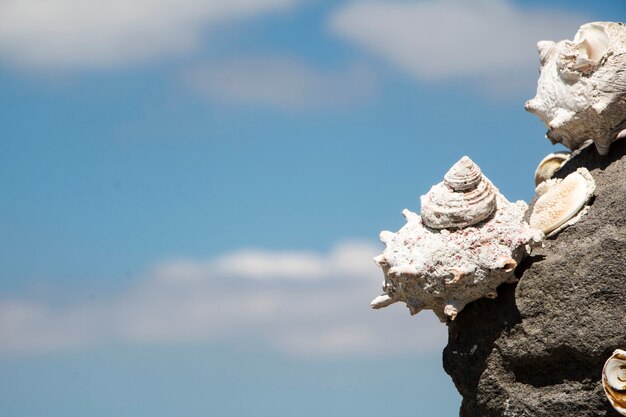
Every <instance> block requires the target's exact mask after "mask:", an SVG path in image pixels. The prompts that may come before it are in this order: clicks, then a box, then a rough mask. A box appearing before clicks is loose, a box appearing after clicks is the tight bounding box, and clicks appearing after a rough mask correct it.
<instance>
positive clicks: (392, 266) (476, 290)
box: [372, 158, 543, 321]
mask: <svg viewBox="0 0 626 417" xmlns="http://www.w3.org/2000/svg"><path fill="white" fill-rule="evenodd" d="M462 161H465V162H463V164H467V165H468V166H470V164H469V163H468V162H467V161H469V162H471V161H470V160H469V158H467V160H465V159H462ZM472 164H473V163H472ZM476 168H477V167H476ZM472 170H473V172H480V170H479V169H478V171H476V169H475V168H472ZM455 172H456V169H454V170H450V171H449V172H448V174H449V175H448V174H446V180H444V183H445V182H446V181H450V182H454V181H455V180H451V179H452V178H456V174H455ZM480 177H481V179H480V182H484V181H488V180H487V179H486V178H484V177H483V176H482V174H480ZM472 182H474V183H475V182H476V181H475V180H474V181H468V183H467V184H469V183H472ZM461 183H462V182H458V184H461ZM462 184H463V185H461V187H462V188H466V185H465V183H462ZM489 184H490V187H491V189H492V191H493V193H494V195H495V207H496V210H495V211H494V212H493V214H492V215H491V216H490V217H489V218H488V219H486V220H484V221H482V222H479V223H477V224H475V225H472V226H466V227H463V228H452V229H436V228H432V227H430V226H429V225H427V224H426V223H425V221H424V213H423V212H422V215H421V216H420V215H418V214H417V213H414V212H412V211H409V210H406V209H405V210H404V211H403V212H402V214H403V215H404V217H405V218H406V221H407V223H406V225H404V227H402V228H401V229H400V230H399V231H398V232H397V233H393V232H388V231H385V232H382V233H381V234H380V238H381V241H382V242H383V243H384V244H385V250H384V251H383V253H382V254H381V255H379V256H377V257H376V258H374V261H375V262H376V263H377V264H378V265H379V266H380V267H381V268H382V270H383V273H384V275H385V281H384V284H383V292H384V293H383V294H382V295H381V296H379V297H376V298H375V299H374V300H373V301H372V307H373V308H381V307H386V306H388V305H390V304H392V303H395V302H398V301H403V302H405V303H406V304H407V307H408V308H409V311H410V312H411V314H416V313H418V312H419V311H421V310H423V309H428V310H433V311H434V312H435V314H436V315H437V316H438V317H439V319H440V320H441V321H448V320H454V319H455V318H456V316H457V315H458V314H459V312H461V310H462V309H463V308H464V307H465V305H466V304H467V303H469V302H472V301H474V300H477V299H479V298H482V297H487V298H495V297H496V296H497V290H496V289H497V287H498V286H499V285H500V284H502V283H504V282H514V281H515V280H516V278H515V275H514V270H515V267H516V266H517V264H518V263H519V262H520V261H521V260H522V259H523V257H524V256H525V255H526V254H527V253H528V251H529V250H530V246H533V245H535V244H538V243H539V242H540V241H541V239H542V238H543V234H542V233H541V232H540V231H539V230H536V229H532V228H531V227H530V226H529V225H528V224H527V223H526V222H525V221H524V214H525V212H526V209H527V205H526V204H525V203H524V202H522V201H518V202H517V203H510V202H509V201H508V200H507V199H506V198H505V197H504V196H502V195H501V194H500V192H499V191H498V189H497V188H496V187H495V186H493V185H491V183H490V182H489ZM444 186H447V185H445V184H444ZM455 187H456V188H457V189H458V188H459V187H458V186H455ZM466 189H467V188H466ZM422 207H423V206H422ZM422 210H423V208H422Z"/></svg>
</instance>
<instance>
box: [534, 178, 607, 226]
mask: <svg viewBox="0 0 626 417" xmlns="http://www.w3.org/2000/svg"><path fill="white" fill-rule="evenodd" d="M595 189H596V184H595V181H594V180H593V177H592V176H591V174H590V173H589V171H588V170H587V169H586V168H579V169H578V170H577V171H576V172H572V173H571V174H569V175H568V176H567V177H565V179H563V180H561V179H552V180H548V181H545V182H543V183H541V184H540V185H539V186H538V187H537V193H538V197H537V198H536V200H535V201H534V203H533V204H532V212H531V214H530V218H529V223H530V226H531V227H534V228H536V229H540V230H541V231H543V233H545V234H546V235H548V236H551V235H552V234H555V233H557V232H558V231H560V230H561V229H562V228H563V226H568V225H571V224H574V223H575V222H576V221H578V220H579V218H580V217H579V216H577V214H579V213H580V214H581V215H582V212H581V209H583V207H585V204H586V203H587V201H589V199H590V198H591V196H592V195H593V193H594V191H595Z"/></svg>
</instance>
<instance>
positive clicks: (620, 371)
mask: <svg viewBox="0 0 626 417" xmlns="http://www.w3.org/2000/svg"><path fill="white" fill-rule="evenodd" d="M602 386H603V387H604V393H605V394H606V398H608V399H609V402H610V403H611V405H612V406H613V408H614V409H615V410H616V411H617V412H618V413H620V414H621V415H623V416H626V351H623V350H621V349H616V350H615V352H613V354H612V355H611V357H610V358H609V359H607V361H606V362H605V364H604V368H602Z"/></svg>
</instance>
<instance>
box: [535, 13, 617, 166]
mask: <svg viewBox="0 0 626 417" xmlns="http://www.w3.org/2000/svg"><path fill="white" fill-rule="evenodd" d="M537 49H538V51H539V57H540V62H541V75H540V77H539V81H538V84H537V95H536V96H535V97H534V98H533V99H531V100H529V101H528V102H527V103H526V110H528V111H530V112H532V113H534V114H536V115H537V116H539V117H540V118H541V120H543V122H544V123H545V124H546V125H547V126H548V128H549V130H548V133H547V134H546V135H547V137H548V138H549V139H550V140H551V141H552V142H553V143H556V142H559V143H562V144H563V145H565V146H567V147H568V148H570V149H572V150H574V149H577V148H579V147H580V146H581V144H582V143H583V142H584V141H586V140H588V139H591V140H593V142H594V143H595V145H596V148H597V149H598V152H599V153H600V154H601V155H606V154H608V152H609V147H610V145H611V143H612V142H613V141H614V140H616V139H617V137H618V135H619V134H620V132H622V131H623V130H624V129H625V128H626V71H624V70H623V69H624V67H626V26H624V24H623V23H612V22H594V23H587V24H584V25H582V26H581V27H580V29H579V30H578V33H576V36H575V37H574V40H573V41H570V40H563V41H560V42H558V43H555V42H551V41H541V42H539V43H538V44H537Z"/></svg>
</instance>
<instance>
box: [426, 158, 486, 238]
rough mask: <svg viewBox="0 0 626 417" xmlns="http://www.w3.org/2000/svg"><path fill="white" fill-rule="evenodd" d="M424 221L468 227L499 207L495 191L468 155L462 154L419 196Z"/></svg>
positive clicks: (438, 225)
mask: <svg viewBox="0 0 626 417" xmlns="http://www.w3.org/2000/svg"><path fill="white" fill-rule="evenodd" d="M420 201H421V204H422V212H421V215H422V221H423V222H424V224H425V225H426V226H428V227H432V228H433V229H445V228H459V227H466V226H470V225H473V224H476V223H478V222H481V221H483V220H485V219H486V218H488V217H489V216H491V215H492V214H493V212H494V211H495V210H496V192H495V191H494V187H493V185H492V184H491V182H490V181H489V180H488V179H487V178H485V176H484V175H483V174H482V172H481V171H480V168H479V167H478V165H476V164H475V163H474V162H473V161H472V160H471V159H469V158H468V157H467V156H464V157H463V158H461V159H460V160H459V161H458V162H457V163H456V164H454V166H453V167H452V168H450V170H449V171H448V172H447V173H446V175H445V176H444V180H443V182H442V183H439V184H437V185H435V186H433V187H432V188H431V189H430V191H429V192H428V193H427V194H426V195H424V196H422V197H421V198H420Z"/></svg>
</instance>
